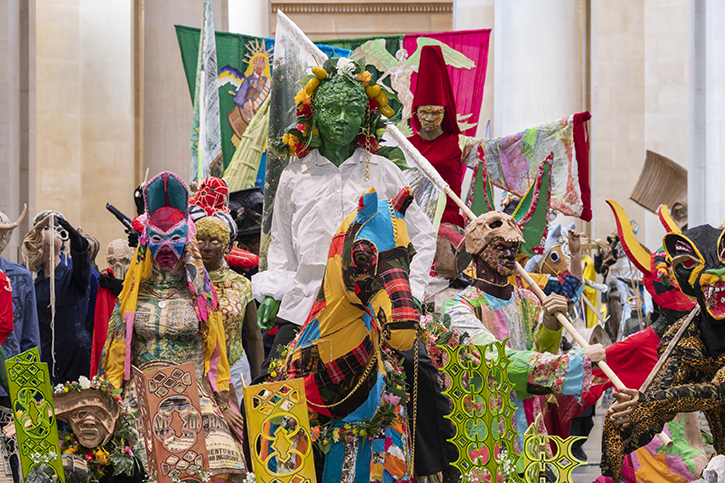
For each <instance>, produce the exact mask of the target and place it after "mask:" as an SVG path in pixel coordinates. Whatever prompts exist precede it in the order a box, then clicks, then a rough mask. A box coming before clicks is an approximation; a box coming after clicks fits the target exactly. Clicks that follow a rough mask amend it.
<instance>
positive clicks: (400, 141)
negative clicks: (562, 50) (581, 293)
mask: <svg viewBox="0 0 725 483" xmlns="http://www.w3.org/2000/svg"><path fill="white" fill-rule="evenodd" d="M388 133H389V134H390V136H391V137H392V138H393V140H394V141H395V142H396V144H397V145H398V147H399V148H400V149H401V150H402V151H403V154H405V158H406V159H407V160H408V161H411V162H413V163H414V164H415V166H416V167H417V168H418V169H419V170H420V171H421V172H422V173H423V175H425V177H426V178H428V180H429V181H430V182H431V183H433V185H434V186H435V187H436V189H438V190H440V191H443V192H444V193H445V194H446V195H448V196H449V197H450V198H451V199H452V200H453V201H454V202H455V203H456V205H458V207H459V208H460V209H461V210H462V211H463V212H464V213H465V214H466V216H467V217H468V219H469V220H471V221H473V220H475V219H476V215H475V214H474V213H473V212H472V211H471V209H470V208H469V207H468V206H466V204H465V203H464V202H463V201H462V200H461V199H460V198H459V197H458V195H457V194H456V193H454V192H453V190H452V189H451V187H450V186H448V183H446V182H445V181H444V180H443V178H442V177H441V175H440V174H439V173H438V171H436V169H435V168H434V167H433V166H432V165H431V164H430V162H428V160H427V159H425V156H423V155H422V154H420V152H419V151H418V150H417V149H416V148H415V146H413V145H412V144H411V142H410V141H408V139H407V138H406V137H405V136H404V135H403V133H401V132H400V130H399V129H398V128H397V127H396V126H394V125H392V124H388ZM516 271H517V272H518V273H519V275H520V276H521V278H522V279H523V280H524V281H525V282H526V283H527V284H528V285H529V289H530V290H531V291H532V292H534V293H535V294H536V296H537V297H539V300H541V301H543V300H544V299H545V298H546V295H545V294H544V292H543V291H542V290H541V288H540V287H539V286H538V285H537V284H536V282H534V280H533V279H532V278H531V276H530V275H529V274H528V272H526V270H524V267H522V266H521V264H520V263H518V262H516ZM555 315H556V318H557V320H558V321H559V323H560V324H561V325H562V326H564V328H565V329H566V330H567V332H569V333H570V334H571V336H572V337H573V338H574V340H576V341H577V342H578V343H579V345H580V346H581V347H582V348H583V349H584V350H586V349H587V348H588V347H589V344H588V343H587V342H586V341H585V340H584V338H583V337H582V336H581V334H579V332H577V330H576V329H575V328H574V326H573V325H572V324H571V322H569V319H567V317H566V316H565V315H564V314H562V313H561V312H557V313H556V314H555ZM598 364H599V368H600V369H601V370H602V372H604V374H605V375H606V376H607V377H608V378H609V380H610V381H612V384H614V386H615V387H616V388H617V390H619V391H620V392H622V391H623V390H624V389H626V386H625V385H624V383H623V382H622V380H621V379H620V378H619V377H618V376H617V375H616V374H615V373H614V371H613V370H612V369H611V368H610V367H609V365H607V363H606V362H605V361H600V362H599V363H598ZM658 436H659V437H660V439H661V440H662V441H663V442H664V443H665V444H667V442H668V441H669V443H670V445H671V444H672V441H671V440H670V438H668V437H667V435H666V434H664V432H662V433H660V434H659V435H658Z"/></svg>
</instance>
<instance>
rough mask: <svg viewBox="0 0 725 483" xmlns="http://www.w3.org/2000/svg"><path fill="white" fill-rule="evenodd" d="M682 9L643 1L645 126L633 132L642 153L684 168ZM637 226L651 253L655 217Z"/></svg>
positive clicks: (674, 3) (677, 1) (676, 3)
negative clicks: (641, 138) (646, 151)
mask: <svg viewBox="0 0 725 483" xmlns="http://www.w3.org/2000/svg"><path fill="white" fill-rule="evenodd" d="M687 4H688V0H670V1H668V2H661V1H659V0H645V5H644V53H645V56H644V58H645V62H644V75H645V78H644V85H645V89H644V126H642V127H639V126H637V127H635V128H634V133H636V134H639V133H641V132H643V133H644V141H645V146H644V147H645V149H649V150H652V151H654V152H656V153H659V154H661V155H663V156H667V157H668V158H670V159H672V160H674V161H676V162H677V163H679V164H680V165H682V166H683V167H685V168H687V158H688V155H687V150H688V144H687V143H688V129H689V125H690V123H689V119H688V114H687V112H688V110H687V109H688V108H687V91H688V79H687V42H688V26H687ZM642 159H644V153H642ZM633 182H634V180H632V186H633V185H634V184H633ZM630 189H631V187H630ZM638 221H639V223H640V224H641V225H643V228H644V233H643V236H640V237H638V238H639V240H640V241H641V242H642V243H644V244H645V246H647V247H648V248H650V249H651V250H656V249H657V248H658V247H659V246H660V245H661V244H662V237H663V236H664V234H665V229H664V227H663V226H662V223H660V220H659V217H658V216H657V215H655V214H653V213H651V212H649V211H645V212H644V222H643V221H642V220H638Z"/></svg>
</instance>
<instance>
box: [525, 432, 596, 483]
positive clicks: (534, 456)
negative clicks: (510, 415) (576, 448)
mask: <svg viewBox="0 0 725 483" xmlns="http://www.w3.org/2000/svg"><path fill="white" fill-rule="evenodd" d="M532 426H533V425H532ZM531 429H532V428H529V430H528V431H526V434H525V435H524V481H536V482H538V481H541V478H542V475H543V472H544V471H545V469H546V468H548V469H549V473H550V474H553V475H554V476H555V477H556V479H555V480H554V482H555V483H569V482H570V481H574V480H573V477H572V474H571V473H572V471H574V468H577V467H579V466H584V465H586V463H585V462H583V461H579V460H578V459H576V458H574V456H573V455H572V451H571V447H572V445H573V444H574V443H575V442H576V441H578V440H580V439H585V438H582V437H580V436H569V437H568V438H566V439H563V438H561V437H559V436H549V435H542V434H536V433H535V432H534V434H530V431H531ZM552 443H553V446H554V447H555V448H556V450H555V452H554V453H552V452H551V451H550V449H549V448H551V447H552ZM543 481H546V479H545V478H544V480H543Z"/></svg>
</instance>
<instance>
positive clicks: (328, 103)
mask: <svg viewBox="0 0 725 483" xmlns="http://www.w3.org/2000/svg"><path fill="white" fill-rule="evenodd" d="M367 104H368V101H367V95H366V94H365V90H364V89H363V87H362V84H359V83H357V82H353V81H351V80H349V79H346V78H345V77H344V76H342V75H340V76H335V77H333V78H331V79H330V80H329V81H328V82H325V83H324V84H322V85H321V86H320V88H319V89H318V90H317V93H316V94H315V102H314V105H313V108H312V116H313V118H314V120H315V124H316V125H317V127H318V129H319V130H320V137H321V138H322V141H323V142H324V143H325V144H326V145H332V146H347V145H350V144H352V143H353V142H354V141H355V138H356V137H357V136H358V134H359V132H360V126H361V125H362V123H363V121H364V120H365V110H366V109H367Z"/></svg>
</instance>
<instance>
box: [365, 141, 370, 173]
mask: <svg viewBox="0 0 725 483" xmlns="http://www.w3.org/2000/svg"><path fill="white" fill-rule="evenodd" d="M365 181H370V151H368V149H367V146H366V147H365Z"/></svg>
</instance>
